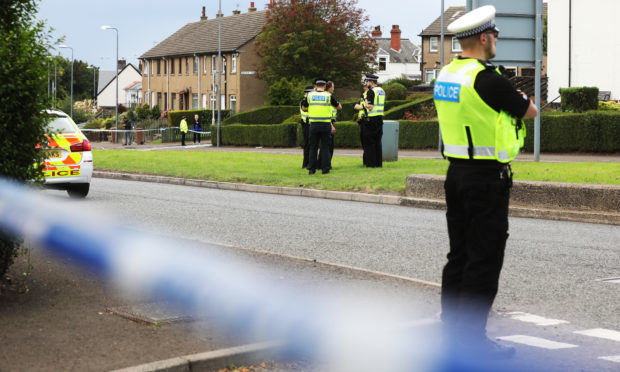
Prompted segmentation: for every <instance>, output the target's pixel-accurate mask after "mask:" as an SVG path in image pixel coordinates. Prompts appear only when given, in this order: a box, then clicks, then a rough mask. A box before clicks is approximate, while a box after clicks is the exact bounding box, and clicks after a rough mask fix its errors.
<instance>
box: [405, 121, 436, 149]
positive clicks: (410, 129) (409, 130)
mask: <svg viewBox="0 0 620 372" xmlns="http://www.w3.org/2000/svg"><path fill="white" fill-rule="evenodd" d="M438 143H439V123H438V122H437V121H436V120H425V121H408V120H401V121H399V128H398V147H399V148H401V149H432V148H437V147H438Z"/></svg>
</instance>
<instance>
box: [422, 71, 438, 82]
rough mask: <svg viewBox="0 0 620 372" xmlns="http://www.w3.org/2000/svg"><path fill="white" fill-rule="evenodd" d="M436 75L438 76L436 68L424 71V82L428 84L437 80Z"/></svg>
mask: <svg viewBox="0 0 620 372" xmlns="http://www.w3.org/2000/svg"><path fill="white" fill-rule="evenodd" d="M437 74H439V69H438V68H427V69H426V70H424V82H426V83H430V82H431V81H433V79H436V78H437Z"/></svg>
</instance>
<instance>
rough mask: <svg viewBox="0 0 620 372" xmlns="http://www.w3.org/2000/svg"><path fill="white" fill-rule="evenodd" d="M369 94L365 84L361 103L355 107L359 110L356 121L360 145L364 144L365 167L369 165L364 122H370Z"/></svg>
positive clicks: (363, 161) (363, 159) (363, 157)
mask: <svg viewBox="0 0 620 372" xmlns="http://www.w3.org/2000/svg"><path fill="white" fill-rule="evenodd" d="M367 93H368V85H367V84H364V87H363V92H362V97H361V99H360V102H359V103H356V104H355V106H353V108H354V109H355V110H358V113H357V120H356V121H357V125H358V127H359V130H360V143H361V144H362V150H363V155H362V163H363V164H364V166H366V165H367V161H366V157H367V152H366V149H367V147H366V143H365V142H364V128H365V127H366V124H365V123H364V122H365V121H366V120H368V110H367V109H366V94H367Z"/></svg>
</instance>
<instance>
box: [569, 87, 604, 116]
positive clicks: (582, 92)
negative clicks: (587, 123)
mask: <svg viewBox="0 0 620 372" xmlns="http://www.w3.org/2000/svg"><path fill="white" fill-rule="evenodd" d="M560 96H561V97H562V111H570V112H585V111H588V110H596V109H598V88H597V87H572V88H560Z"/></svg>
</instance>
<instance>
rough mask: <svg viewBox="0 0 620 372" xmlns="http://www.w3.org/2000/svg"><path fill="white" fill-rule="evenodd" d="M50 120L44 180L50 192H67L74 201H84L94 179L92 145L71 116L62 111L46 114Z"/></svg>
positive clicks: (42, 149)
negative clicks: (56, 190) (75, 199)
mask: <svg viewBox="0 0 620 372" xmlns="http://www.w3.org/2000/svg"><path fill="white" fill-rule="evenodd" d="M46 113H47V114H48V115H49V116H50V117H51V120H50V123H49V125H48V134H47V135H46V137H47V139H48V145H47V147H41V146H39V147H40V148H41V151H44V152H45V160H44V162H43V176H44V177H45V186H46V187H47V188H52V189H59V190H67V193H68V194H69V196H70V197H72V198H85V197H86V195H88V191H89V189H90V180H91V178H92V176H93V153H92V151H91V146H90V142H89V141H88V139H87V138H86V136H85V135H84V134H83V133H82V132H81V131H80V129H79V128H78V127H77V125H76V124H75V123H74V122H73V120H72V119H71V117H69V115H67V114H65V113H64V112H62V111H60V110H46Z"/></svg>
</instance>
